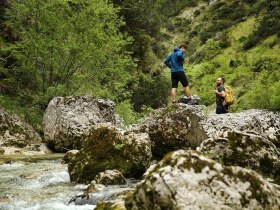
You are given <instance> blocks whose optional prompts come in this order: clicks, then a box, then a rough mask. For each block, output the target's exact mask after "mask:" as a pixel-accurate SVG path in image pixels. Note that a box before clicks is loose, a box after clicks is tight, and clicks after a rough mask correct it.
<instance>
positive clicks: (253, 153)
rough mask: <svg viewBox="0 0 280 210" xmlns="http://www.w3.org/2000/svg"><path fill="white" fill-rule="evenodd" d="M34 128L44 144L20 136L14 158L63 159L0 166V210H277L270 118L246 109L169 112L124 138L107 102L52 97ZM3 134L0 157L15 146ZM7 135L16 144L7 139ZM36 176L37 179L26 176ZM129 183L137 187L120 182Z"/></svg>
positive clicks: (276, 136) (277, 143)
mask: <svg viewBox="0 0 280 210" xmlns="http://www.w3.org/2000/svg"><path fill="white" fill-rule="evenodd" d="M0 116H1V115H0ZM5 116H6V115H5ZM6 121H7V120H6ZM2 122H5V121H3V117H2ZM9 122H10V121H9ZM6 124H7V123H6ZM43 124H44V138H43V140H40V139H39V140H38V139H34V140H29V141H22V140H23V139H24V137H22V138H21V142H25V144H24V145H23V144H21V147H22V148H21V149H19V152H17V153H22V154H25V151H26V150H27V151H28V149H29V148H33V147H29V146H30V145H29V144H28V142H30V143H31V145H34V143H35V142H36V145H42V144H43V143H45V144H46V146H47V147H50V148H51V149H53V150H54V151H57V152H59V151H62V152H64V151H67V150H70V151H68V152H67V153H66V155H65V156H64V158H63V163H64V164H61V163H59V162H57V160H47V162H48V164H49V165H48V164H47V165H44V164H46V160H40V161H35V162H34V160H33V159H32V158H31V159H30V160H28V161H29V163H28V164H26V163H25V164H23V165H22V163H20V164H19V165H17V164H18V163H16V164H15V165H14V163H13V161H10V162H11V163H12V164H10V162H9V161H7V160H6V161H4V164H2V165H0V166H1V167H3V170H2V171H3V173H4V174H3V179H5V180H1V181H3V182H5V184H3V186H4V187H2V189H4V191H3V192H4V193H3V195H4V196H2V198H1V205H2V204H3V205H5V206H4V207H5V208H14V207H16V208H19V209H20V208H31V209H47V208H49V207H50V206H49V205H56V206H63V207H61V208H63V209H64V208H70V209H71V208H73V209H75V208H77V209H78V208H88V207H90V208H96V209H97V210H105V209H106V210H110V209H122V210H130V209H133V210H136V209H147V210H150V209H176V210H177V209H180V210H185V209H207V210H208V209H279V207H280V198H279V194H280V187H279V184H280V176H279V174H280V114H279V113H273V112H270V111H267V110H246V111H244V112H240V113H230V114H224V115H216V114H208V113H207V112H206V111H205V107H204V106H201V105H186V104H173V105H171V106H168V107H166V108H161V109H158V110H155V111H153V112H152V113H151V114H150V115H149V117H147V118H146V119H143V121H142V122H141V123H140V124H137V125H133V126H131V127H130V128H128V129H125V130H124V129H123V128H122V127H121V126H119V125H120V121H119V118H118V117H117V115H116V114H115V113H114V103H113V102H112V101H110V100H107V99H96V98H94V97H90V96H77V97H66V98H62V97H58V98H54V99H53V100H52V101H51V102H50V104H49V106H48V108H47V110H46V112H45V116H44V123H43ZM6 127H7V126H6ZM6 127H5V126H4V127H3V128H4V129H2V130H4V131H2V141H0V146H2V148H4V154H6V153H7V146H11V145H12V146H14V147H20V146H19V145H17V144H14V143H15V142H16V141H15V139H16V137H18V136H20V129H14V131H13V132H10V131H7V128H6ZM14 127H16V126H14ZM21 127H22V126H21ZM5 129H6V130H5ZM7 133H8V134H11V133H14V134H15V135H14V137H13V138H10V136H9V135H7ZM28 135H29V134H28ZM28 135H27V134H26V136H28ZM30 136H36V135H29V137H30ZM10 140H11V141H10ZM1 142H2V145H1ZM36 148H37V150H38V151H37V152H42V151H40V149H38V146H37V147H36ZM2 162H3V161H2ZM36 164H37V165H36ZM66 164H67V165H66ZM36 167H39V168H42V170H39V172H38V173H37V172H36V170H35V173H32V172H31V171H32V170H31V169H32V168H33V169H34V168H36ZM12 168H14V169H12ZM52 168H53V170H52ZM43 169H44V170H43ZM9 170H10V174H12V175H11V176H9V175H8V174H9ZM25 170H27V171H26V172H25ZM28 170H30V171H28ZM54 177H55V178H54ZM134 179H139V180H140V181H138V182H136V183H135V181H132V182H131V181H129V180H134ZM31 180H32V181H31ZM124 180H125V181H124ZM14 182H16V183H18V184H16V185H15V184H13V183H14ZM41 182H42V183H41ZM33 183H35V184H33ZM78 183H79V184H78ZM17 186H20V188H18V189H19V190H16V189H17V188H16V187H17ZM31 186H33V187H34V186H36V187H34V188H31V189H30V187H31ZM22 190H23V191H24V193H20V192H21V191H22ZM28 191H32V193H26V192H28ZM33 191H34V194H33ZM10 192H11V193H10ZM56 195H57V196H56ZM48 201H49V202H48ZM69 201H70V202H69ZM9 205H12V206H9ZM78 205H81V206H78ZM88 205H90V206H88ZM38 206H39V207H38ZM52 208H53V209H55V208H56V207H53V206H52Z"/></svg>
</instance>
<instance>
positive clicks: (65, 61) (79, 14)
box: [8, 0, 126, 93]
mask: <svg viewBox="0 0 280 210" xmlns="http://www.w3.org/2000/svg"><path fill="white" fill-rule="evenodd" d="M116 12H117V10H116V9H114V8H113V6H112V5H110V4H108V3H107V2H106V1H96V0H91V1H78V2H75V1H73V2H71V1H61V0H56V1H42V0H40V1H38V0H31V1H20V2H18V3H16V2H13V4H12V7H11V9H10V10H9V12H8V16H9V17H10V22H11V25H13V28H16V29H17V30H18V33H19V34H20V41H19V42H17V43H16V44H15V46H16V49H14V50H12V51H11V54H12V55H15V56H16V57H17V59H18V60H19V62H20V63H21V69H22V71H23V72H24V73H25V74H26V73H27V75H30V76H31V77H32V80H31V79H30V78H27V79H26V80H27V81H28V82H29V81H33V82H34V89H35V91H40V92H43V93H44V92H46V91H47V89H48V88H49V87H57V86H58V85H65V86H67V87H68V88H69V87H72V86H74V85H73V84H72V83H71V82H72V79H73V78H75V77H76V76H77V77H79V74H82V75H87V76H89V75H91V74H94V73H95V72H96V71H100V70H102V71H105V72H107V71H109V70H111V69H112V68H113V67H114V66H115V65H118V63H119V62H123V60H124V59H122V57H124V58H125V59H126V56H125V55H124V54H123V53H122V50H123V49H122V48H123V47H124V46H125V45H126V41H125V40H124V37H123V36H122V35H121V34H120V33H118V28H119V27H120V26H122V25H123V22H121V21H119V19H118V17H117V15H116ZM85 20H87V21H85ZM109 40H110V41H109ZM110 59H112V61H111V60H110ZM113 59H114V60H113ZM21 75H22V74H21Z"/></svg>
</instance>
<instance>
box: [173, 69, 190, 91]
mask: <svg viewBox="0 0 280 210" xmlns="http://www.w3.org/2000/svg"><path fill="white" fill-rule="evenodd" d="M171 81H172V88H178V83H179V82H181V84H182V85H183V87H187V86H188V85H189V82H188V80H187V77H186V75H185V72H183V71H178V72H172V73H171Z"/></svg>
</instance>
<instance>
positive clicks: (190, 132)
mask: <svg viewBox="0 0 280 210" xmlns="http://www.w3.org/2000/svg"><path fill="white" fill-rule="evenodd" d="M203 108H204V106H200V105H198V106H193V105H186V104H174V105H172V106H169V107H167V108H162V109H158V110H156V111H155V112H154V113H152V114H151V115H150V117H149V118H148V119H146V120H145V122H144V123H143V124H142V125H140V126H139V127H136V128H135V129H138V130H139V131H141V132H147V133H148V134H149V137H150V139H151V141H152V143H153V147H152V151H153V155H154V156H158V157H159V158H162V157H163V156H164V155H165V154H166V153H168V152H170V151H175V150H177V149H181V148H190V147H191V148H193V149H195V148H196V147H198V146H199V145H200V143H201V142H202V141H203V140H206V139H207V138H208V136H207V135H206V131H205V130H204V128H203V126H202V124H201V123H202V122H204V120H205V116H204V114H203Z"/></svg>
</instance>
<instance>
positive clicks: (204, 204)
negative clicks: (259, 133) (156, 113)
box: [126, 150, 280, 210]
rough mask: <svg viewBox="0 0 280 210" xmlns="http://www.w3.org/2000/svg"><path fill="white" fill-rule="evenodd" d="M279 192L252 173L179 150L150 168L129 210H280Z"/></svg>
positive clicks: (128, 202) (132, 197)
mask: <svg viewBox="0 0 280 210" xmlns="http://www.w3.org/2000/svg"><path fill="white" fill-rule="evenodd" d="M279 193H280V191H279V188H278V189H277V187H276V186H274V185H273V184H271V183H269V182H267V181H266V180H264V179H263V178H262V177H261V176H260V175H258V174H257V173H256V172H254V171H252V170H248V169H244V168H240V167H233V166H231V167H230V166H227V167H223V166H222V165H221V164H219V163H217V162H215V161H213V160H211V159H208V158H206V157H204V156H201V155H200V154H199V153H197V152H194V151H185V150H178V151H176V152H173V153H169V154H167V155H166V156H165V157H164V159H163V160H162V161H160V162H159V163H158V164H157V165H155V166H154V167H152V168H150V169H149V171H148V174H147V176H146V177H145V179H144V180H143V181H142V182H141V183H140V184H139V186H138V187H137V189H136V190H135V192H134V194H133V195H132V196H131V197H130V198H128V199H127V200H126V208H127V209H128V210H130V209H132V210H137V209H139V210H140V209H141V210H150V209H170V210H173V209H174V210H175V209H176V210H188V209H189V210H193V209H205V210H215V209H228V210H230V209H248V210H249V209H252V210H253V209H254V210H258V209H279V206H280V197H279Z"/></svg>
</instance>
